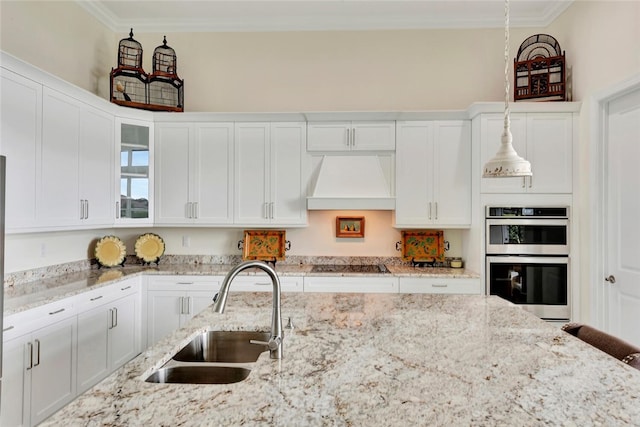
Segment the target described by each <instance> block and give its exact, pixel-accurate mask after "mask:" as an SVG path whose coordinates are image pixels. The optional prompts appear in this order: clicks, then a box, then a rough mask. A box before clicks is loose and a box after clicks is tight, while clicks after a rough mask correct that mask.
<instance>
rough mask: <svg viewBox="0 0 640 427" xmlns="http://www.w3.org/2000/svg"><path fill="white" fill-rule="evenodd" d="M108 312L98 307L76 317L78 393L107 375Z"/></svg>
mask: <svg viewBox="0 0 640 427" xmlns="http://www.w3.org/2000/svg"><path fill="white" fill-rule="evenodd" d="M108 322H109V318H108V310H107V308H105V307H104V306H102V307H98V308H96V309H94V310H91V311H89V312H87V313H82V314H80V315H79V316H78V350H77V351H78V368H77V369H78V373H77V378H78V380H77V385H78V386H77V389H78V393H82V392H84V391H85V390H88V389H89V388H90V387H91V386H93V385H94V384H96V383H97V382H98V381H100V380H101V379H103V378H104V377H106V376H107V374H108V373H109V359H108V357H107V351H108V333H107V330H108V329H107V327H108Z"/></svg>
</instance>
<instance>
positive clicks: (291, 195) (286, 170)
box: [269, 123, 307, 224]
mask: <svg viewBox="0 0 640 427" xmlns="http://www.w3.org/2000/svg"><path fill="white" fill-rule="evenodd" d="M305 130H306V127H305V125H304V123H272V124H271V162H270V172H271V173H270V175H271V179H270V181H271V183H270V184H271V185H270V194H271V196H270V198H269V199H270V201H271V202H272V208H271V210H272V212H271V213H272V215H271V222H272V223H274V224H303V223H305V221H306V214H307V208H306V203H307V200H306V198H305V197H304V187H303V182H304V179H303V167H302V165H303V163H302V155H303V153H304V147H305V135H306V132H305Z"/></svg>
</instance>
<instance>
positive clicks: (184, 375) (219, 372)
mask: <svg viewBox="0 0 640 427" xmlns="http://www.w3.org/2000/svg"><path fill="white" fill-rule="evenodd" d="M250 373H251V370H250V369H246V368H241V367H231V366H197V365H196V366H172V367H168V368H160V369H158V370H157V371H155V372H154V373H153V374H151V375H150V376H149V377H148V378H147V379H146V382H148V383H178V384H231V383H237V382H240V381H242V380H244V379H246V378H247V377H248V376H249V374H250Z"/></svg>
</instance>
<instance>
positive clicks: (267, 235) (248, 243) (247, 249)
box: [242, 230, 286, 261]
mask: <svg viewBox="0 0 640 427" xmlns="http://www.w3.org/2000/svg"><path fill="white" fill-rule="evenodd" d="M285 235H286V232H285V230H245V231H244V244H243V251H242V259H245V260H247V259H259V260H263V261H281V260H283V259H284V258H285V255H284V253H285V250H286V248H285V246H286V239H285Z"/></svg>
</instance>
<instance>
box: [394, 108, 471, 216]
mask: <svg viewBox="0 0 640 427" xmlns="http://www.w3.org/2000/svg"><path fill="white" fill-rule="evenodd" d="M397 126H398V132H397V133H398V141H397V147H396V212H395V226H396V227H399V228H415V227H425V226H434V225H437V226H438V227H442V228H446V227H469V226H470V224H471V127H470V122H469V121H468V120H452V121H404V122H398V125H397Z"/></svg>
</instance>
